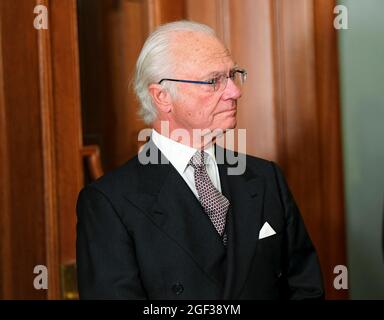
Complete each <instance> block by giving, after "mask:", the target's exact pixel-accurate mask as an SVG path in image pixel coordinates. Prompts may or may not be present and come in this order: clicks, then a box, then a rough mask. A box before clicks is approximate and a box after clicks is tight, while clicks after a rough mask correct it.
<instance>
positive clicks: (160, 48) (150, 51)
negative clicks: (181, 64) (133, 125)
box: [134, 20, 216, 124]
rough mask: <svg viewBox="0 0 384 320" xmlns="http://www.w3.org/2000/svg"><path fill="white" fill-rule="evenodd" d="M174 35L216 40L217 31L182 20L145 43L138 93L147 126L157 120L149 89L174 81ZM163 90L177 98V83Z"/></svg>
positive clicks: (159, 30) (137, 79)
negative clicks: (197, 35)
mask: <svg viewBox="0 0 384 320" xmlns="http://www.w3.org/2000/svg"><path fill="white" fill-rule="evenodd" d="M174 32H201V33H205V34H208V35H210V36H214V37H216V33H215V31H214V30H213V29H212V28H210V27H208V26H207V25H204V24H200V23H197V22H192V21H187V20H182V21H175V22H171V23H167V24H164V25H162V26H160V27H158V28H157V29H156V30H155V31H154V32H152V33H151V34H150V36H149V37H148V39H147V40H146V41H145V43H144V46H143V48H142V49H141V52H140V55H139V57H138V59H137V62H136V73H135V79H134V89H135V92H136V95H137V97H138V99H139V101H140V110H139V114H140V116H141V117H142V118H143V120H144V122H145V123H146V124H151V123H152V122H153V121H154V120H155V119H156V116H157V111H156V107H155V105H154V103H153V101H152V97H151V95H150V94H149V91H148V86H149V85H150V84H151V83H158V82H159V81H160V80H161V79H163V78H172V77H174V69H173V65H174V64H172V60H173V59H172V53H171V52H170V51H171V50H170V47H171V46H170V42H171V39H172V34H173V33H174ZM163 86H164V87H165V88H166V89H167V90H168V91H169V92H170V94H171V96H172V97H176V93H177V92H176V86H175V85H174V82H170V81H166V82H164V84H163Z"/></svg>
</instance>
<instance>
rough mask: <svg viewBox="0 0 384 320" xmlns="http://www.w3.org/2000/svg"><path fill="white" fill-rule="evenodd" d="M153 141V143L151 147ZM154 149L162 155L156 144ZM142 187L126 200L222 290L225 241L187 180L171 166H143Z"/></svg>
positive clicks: (141, 174) (141, 170)
mask: <svg viewBox="0 0 384 320" xmlns="http://www.w3.org/2000/svg"><path fill="white" fill-rule="evenodd" d="M150 144H151V142H149V145H150ZM149 147H151V148H155V150H156V152H158V154H159V155H160V156H161V155H162V154H161V152H160V151H158V149H157V148H156V147H154V144H153V143H152V145H151V146H149ZM138 167H139V170H140V176H141V177H142V179H141V185H140V188H139V192H138V193H128V194H126V198H127V199H128V200H129V201H130V202H131V203H133V204H134V205H135V206H136V207H138V208H139V209H140V210H141V211H142V212H143V213H144V214H145V215H146V216H147V217H148V218H149V219H150V220H151V221H152V222H153V223H154V224H156V225H157V226H158V227H159V228H160V229H161V230H162V231H163V232H164V233H166V234H167V236H168V237H169V238H170V239H172V240H173V241H175V242H176V243H177V244H178V245H179V246H180V247H181V248H182V249H183V250H184V251H185V252H186V254H188V255H189V256H190V257H191V258H192V259H193V260H194V262H195V263H196V264H197V265H198V266H199V268H200V269H201V270H202V271H203V272H204V273H205V274H206V275H207V276H208V278H209V279H211V281H212V282H213V283H214V284H216V285H217V286H218V287H220V288H221V287H222V284H220V280H219V278H218V275H219V274H220V270H219V268H220V264H219V263H218V262H219V261H220V257H221V256H222V255H223V253H224V247H223V245H222V242H221V239H220V237H219V235H218V234H217V232H216V230H215V229H214V227H213V225H212V223H211V221H210V220H209V217H208V216H207V215H206V214H205V213H204V211H203V209H202V207H201V205H200V203H199V201H198V200H197V199H196V197H195V196H194V194H193V193H192V191H191V190H190V189H189V187H188V185H187V184H186V183H185V181H184V179H183V178H182V177H181V176H180V175H179V173H178V172H177V170H176V169H175V168H174V167H173V166H172V165H171V164H147V165H139V166H138Z"/></svg>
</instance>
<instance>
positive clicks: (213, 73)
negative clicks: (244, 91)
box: [203, 63, 239, 79]
mask: <svg viewBox="0 0 384 320" xmlns="http://www.w3.org/2000/svg"><path fill="white" fill-rule="evenodd" d="M238 67H239V65H238V64H237V63H235V64H234V66H233V67H232V68H231V69H230V70H233V69H236V68H238ZM224 73H225V71H212V72H210V73H208V74H207V75H205V76H204V77H203V78H204V79H206V78H210V77H213V76H215V75H219V74H224Z"/></svg>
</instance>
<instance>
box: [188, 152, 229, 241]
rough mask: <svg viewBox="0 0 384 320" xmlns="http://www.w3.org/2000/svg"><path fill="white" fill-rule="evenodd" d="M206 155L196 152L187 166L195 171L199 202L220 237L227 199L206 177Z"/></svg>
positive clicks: (224, 239) (223, 226)
mask: <svg viewBox="0 0 384 320" xmlns="http://www.w3.org/2000/svg"><path fill="white" fill-rule="evenodd" d="M207 157H208V154H207V153H206V152H204V151H203V150H201V151H197V152H196V153H195V154H194V155H193V156H192V158H191V160H190V161H189V165H190V166H192V167H193V168H194V170H195V172H194V176H195V185H196V190H197V193H198V195H199V200H200V203H201V205H202V206H203V208H204V211H205V212H206V213H207V215H208V217H209V218H210V219H211V221H212V223H213V225H214V227H215V229H216V230H217V232H218V233H219V234H220V235H221V236H222V235H223V232H224V229H225V220H226V215H227V211H228V207H229V201H228V199H227V198H226V197H225V196H224V195H223V194H221V193H220V191H219V190H217V189H216V188H215V186H214V185H213V183H212V181H211V179H210V178H209V176H208V173H207V170H206V168H205V162H206V160H207ZM226 241H227V237H226V235H224V236H223V242H224V244H226Z"/></svg>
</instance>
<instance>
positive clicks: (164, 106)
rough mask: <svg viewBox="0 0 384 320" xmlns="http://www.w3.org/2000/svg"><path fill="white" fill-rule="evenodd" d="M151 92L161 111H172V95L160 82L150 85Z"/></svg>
mask: <svg viewBox="0 0 384 320" xmlns="http://www.w3.org/2000/svg"><path fill="white" fill-rule="evenodd" d="M148 91H149V94H150V95H151V97H152V100H153V102H154V103H155V105H156V107H157V108H158V109H159V111H162V112H166V113H168V112H170V111H171V97H170V94H169V92H168V91H167V90H166V89H165V88H164V87H163V86H161V85H159V84H151V85H149V87H148Z"/></svg>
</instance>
